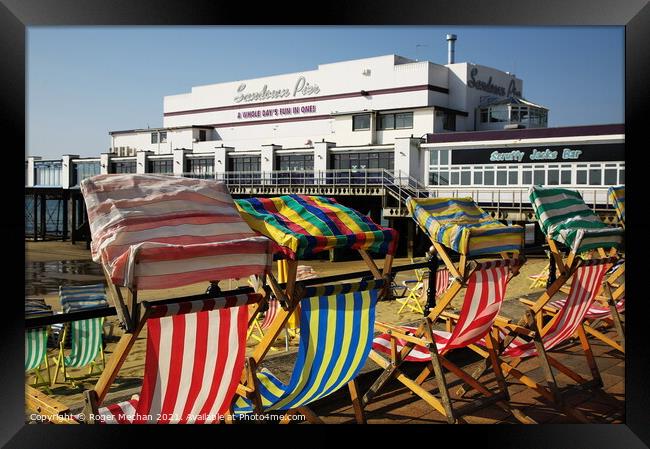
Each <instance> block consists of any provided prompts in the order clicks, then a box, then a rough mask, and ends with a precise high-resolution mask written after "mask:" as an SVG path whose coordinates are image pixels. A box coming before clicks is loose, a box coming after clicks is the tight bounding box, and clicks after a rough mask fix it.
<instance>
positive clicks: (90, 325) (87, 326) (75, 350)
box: [52, 284, 108, 385]
mask: <svg viewBox="0 0 650 449" xmlns="http://www.w3.org/2000/svg"><path fill="white" fill-rule="evenodd" d="M59 299H60V300H61V308H62V309H63V312H64V313H70V312H75V311H80V310H88V309H95V308H102V307H108V301H107V300H106V290H105V287H104V284H92V285H77V286H61V287H60V288H59ZM103 328H104V318H91V319H88V320H80V321H73V322H72V323H70V324H69V325H68V326H64V328H63V334H62V335H61V337H60V339H59V353H58V355H57V357H56V358H55V359H54V363H55V366H56V369H55V371H54V378H53V379H52V385H54V384H55V383H56V381H57V379H58V376H59V372H61V373H63V381H64V382H71V383H72V384H74V382H75V381H77V380H81V379H83V378H86V377H88V376H90V375H92V373H93V371H94V368H95V367H96V366H99V363H98V362H97V361H96V359H97V357H98V356H99V358H100V360H101V366H102V368H103V367H104V366H105V359H104V342H103V333H104V330H103ZM68 335H69V336H70V355H65V346H66V340H67V339H66V337H67V336H68ZM84 366H88V368H89V369H88V373H87V374H86V375H85V376H81V377H75V378H72V377H70V376H68V368H82V367H84Z"/></svg>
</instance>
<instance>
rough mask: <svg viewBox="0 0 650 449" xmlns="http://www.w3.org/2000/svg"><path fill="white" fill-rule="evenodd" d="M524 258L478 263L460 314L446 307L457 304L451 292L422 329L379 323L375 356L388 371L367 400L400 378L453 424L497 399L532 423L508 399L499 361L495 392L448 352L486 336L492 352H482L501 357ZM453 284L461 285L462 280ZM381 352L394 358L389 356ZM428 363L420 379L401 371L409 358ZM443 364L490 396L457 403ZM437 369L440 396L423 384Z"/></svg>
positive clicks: (471, 272) (471, 269)
mask: <svg viewBox="0 0 650 449" xmlns="http://www.w3.org/2000/svg"><path fill="white" fill-rule="evenodd" d="M522 262H523V260H520V259H507V260H496V261H489V262H482V263H476V262H472V263H471V264H470V267H469V273H468V278H467V279H466V285H467V290H466V292H465V298H464V300H463V304H462V307H461V310H460V313H459V314H458V315H455V314H452V313H448V312H446V311H445V308H447V307H448V306H449V304H450V303H451V298H452V297H453V296H448V297H446V299H444V300H442V301H440V302H439V303H438V304H437V305H436V308H435V309H434V310H433V311H432V312H431V314H429V315H428V316H426V317H425V318H424V320H423V323H422V324H421V325H420V327H419V328H416V327H406V326H394V325H390V324H386V323H380V322H377V323H376V324H375V327H376V328H377V329H379V330H380V331H384V333H383V334H381V335H379V336H378V337H376V338H375V339H374V341H373V345H372V352H371V354H370V358H371V359H372V360H373V361H374V362H376V363H377V364H378V365H379V366H380V367H382V368H383V369H384V372H383V373H382V374H381V375H380V376H379V377H378V379H377V380H376V381H375V383H374V384H373V385H372V386H371V387H370V389H369V391H368V392H367V393H366V395H365V396H364V398H363V403H364V404H366V403H368V402H369V401H370V400H372V398H373V397H374V396H375V395H376V394H377V393H378V392H379V390H380V389H381V388H382V387H383V386H384V385H385V384H386V382H388V380H389V379H391V378H393V377H395V378H396V379H397V380H398V381H400V382H401V383H402V384H404V385H405V386H406V387H407V388H409V389H410V390H411V391H412V392H413V393H415V394H417V395H418V396H420V397H421V398H422V399H424V400H425V401H426V402H427V403H428V404H429V405H431V406H432V407H433V408H434V409H435V410H437V411H438V412H440V413H441V414H443V415H444V416H445V417H446V418H447V420H448V422H449V423H455V422H460V421H461V418H462V416H464V415H467V414H470V413H471V412H472V411H474V410H476V409H477V408H479V407H483V406H486V405H489V404H492V403H495V402H496V403H497V404H498V405H499V406H500V407H501V408H503V409H504V410H507V411H509V412H511V413H513V415H514V416H515V417H517V419H520V420H521V421H522V422H528V423H529V422H532V420H530V418H528V417H527V416H525V415H523V414H522V413H521V412H520V411H518V410H515V409H512V408H511V407H510V406H509V405H508V404H507V402H505V401H506V400H507V399H508V390H507V386H506V383H505V380H504V377H503V375H502V373H501V370H500V365H499V364H498V363H493V365H492V366H493V371H494V374H495V376H496V379H497V383H498V387H499V388H498V390H499V391H496V392H495V391H491V390H490V389H488V388H487V387H486V386H484V385H483V384H482V383H480V382H478V381H477V380H475V379H473V378H472V377H471V376H470V375H469V374H468V373H466V372H465V371H463V370H462V369H461V368H459V367H458V366H457V365H455V364H454V363H452V362H451V361H449V359H448V358H447V354H448V353H449V352H451V351H453V350H455V349H460V348H465V347H470V346H474V347H476V344H477V343H478V342H479V341H481V340H484V341H486V342H488V350H487V351H482V353H483V354H485V355H486V356H489V357H490V358H491V360H492V361H493V362H495V361H496V360H497V352H496V348H497V346H496V342H495V340H494V336H493V334H494V332H491V330H492V328H493V324H494V323H495V322H496V320H497V319H498V313H499V310H500V309H501V305H502V303H503V299H504V297H505V291H506V287H507V283H508V281H509V280H510V278H511V275H515V274H516V273H517V271H518V268H519V266H520V265H521V263H522ZM451 288H455V289H460V286H459V284H458V283H454V284H452V286H451ZM438 318H446V319H449V320H453V321H454V322H455V326H454V327H453V330H451V331H443V330H437V329H434V328H433V323H434V322H435V320H436V319H438ZM381 354H385V355H388V356H389V359H386V358H385V357H383V356H382V355H381ZM405 361H407V362H423V363H426V366H425V367H424V369H423V370H422V372H421V373H420V374H419V375H418V376H417V378H416V379H414V380H413V379H410V378H408V377H407V376H406V375H405V374H404V373H403V372H402V371H401V370H400V366H401V364H402V363H403V362H405ZM443 367H444V368H446V369H447V370H449V371H451V372H453V373H454V374H456V375H457V376H458V377H460V378H461V379H463V380H464V381H466V382H468V383H469V384H470V385H472V386H473V387H474V388H476V389H477V390H478V391H480V392H481V393H482V394H483V395H484V396H485V397H486V398H485V399H484V400H482V401H477V402H475V403H473V404H469V405H468V406H465V407H461V408H455V409H454V407H453V406H452V402H451V398H450V396H449V392H448V385H447V380H446V378H445V375H444V373H443ZM432 373H435V378H436V383H437V385H438V391H439V395H440V397H436V396H435V395H434V394H433V393H431V392H429V391H427V390H426V389H425V388H423V387H422V383H423V382H424V381H425V380H426V379H427V378H428V377H429V375H431V374H432Z"/></svg>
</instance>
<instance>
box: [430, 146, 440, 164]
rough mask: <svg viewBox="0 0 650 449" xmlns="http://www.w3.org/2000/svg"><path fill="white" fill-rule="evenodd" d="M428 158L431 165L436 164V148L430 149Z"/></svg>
mask: <svg viewBox="0 0 650 449" xmlns="http://www.w3.org/2000/svg"><path fill="white" fill-rule="evenodd" d="M429 159H430V163H431V165H438V150H431V154H430V157H429Z"/></svg>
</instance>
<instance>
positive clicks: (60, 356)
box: [50, 345, 63, 387]
mask: <svg viewBox="0 0 650 449" xmlns="http://www.w3.org/2000/svg"><path fill="white" fill-rule="evenodd" d="M62 363H63V345H61V346H60V347H59V354H58V356H57V357H56V359H54V364H55V365H56V368H55V369H54V377H53V378H52V383H51V384H50V386H51V387H53V386H54V384H55V383H56V380H57V379H58V378H59V371H60V370H61V364H62Z"/></svg>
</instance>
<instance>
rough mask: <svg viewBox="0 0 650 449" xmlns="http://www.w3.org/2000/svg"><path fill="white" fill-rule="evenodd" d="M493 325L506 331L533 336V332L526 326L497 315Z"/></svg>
mask: <svg viewBox="0 0 650 449" xmlns="http://www.w3.org/2000/svg"><path fill="white" fill-rule="evenodd" d="M494 325H495V326H496V327H498V328H499V329H501V330H504V331H507V332H509V333H510V332H514V333H516V334H519V335H523V336H525V337H535V332H534V331H532V330H530V329H528V328H527V327H523V326H520V325H518V324H515V323H513V322H512V321H511V320H509V319H507V318H504V317H501V316H497V318H496V319H495V321H494Z"/></svg>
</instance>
